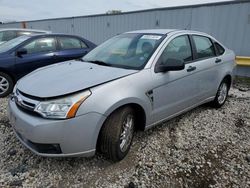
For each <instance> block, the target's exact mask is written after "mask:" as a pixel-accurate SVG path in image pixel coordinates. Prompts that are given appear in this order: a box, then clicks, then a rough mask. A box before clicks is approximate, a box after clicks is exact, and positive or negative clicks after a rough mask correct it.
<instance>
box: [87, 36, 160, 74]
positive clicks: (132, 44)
mask: <svg viewBox="0 0 250 188" xmlns="http://www.w3.org/2000/svg"><path fill="white" fill-rule="evenodd" d="M163 36H164V35H159V34H142V33H140V34H138V33H137V34H135V33H126V34H122V35H118V36H115V37H113V38H111V39H109V40H107V41H106V42H104V43H103V44H101V45H100V46H98V47H96V48H95V49H94V50H92V51H91V52H89V53H88V54H87V55H86V56H84V58H83V61H87V62H92V63H96V64H100V65H106V66H113V67H120V68H127V69H137V70H140V69H142V68H143V67H144V66H145V64H146V63H147V61H148V60H149V58H150V57H151V55H152V54H153V52H154V51H155V49H156V48H157V47H158V45H159V44H160V42H161V41H162V40H163V38H164V37H163Z"/></svg>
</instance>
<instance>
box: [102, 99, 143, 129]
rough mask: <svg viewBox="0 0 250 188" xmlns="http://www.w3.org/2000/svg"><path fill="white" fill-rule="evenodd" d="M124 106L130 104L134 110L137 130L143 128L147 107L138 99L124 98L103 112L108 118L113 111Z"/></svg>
mask: <svg viewBox="0 0 250 188" xmlns="http://www.w3.org/2000/svg"><path fill="white" fill-rule="evenodd" d="M125 106H131V107H132V108H133V109H134V110H135V114H136V119H137V121H136V124H137V126H136V128H137V130H144V129H145V126H146V122H147V108H146V106H145V105H143V104H142V103H141V102H139V101H138V100H135V99H134V100H131V99H125V100H123V101H120V102H118V103H116V104H114V105H112V106H111V107H110V108H109V109H107V111H106V112H105V113H104V114H105V116H106V117H107V118H108V117H109V116H110V115H111V114H112V113H113V112H115V111H116V110H118V109H120V108H123V107H125Z"/></svg>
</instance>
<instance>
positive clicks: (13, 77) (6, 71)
mask: <svg viewBox="0 0 250 188" xmlns="http://www.w3.org/2000/svg"><path fill="white" fill-rule="evenodd" d="M0 72H2V73H5V74H7V75H9V76H10V77H11V79H12V81H13V82H14V83H16V81H17V80H16V79H15V76H14V75H13V74H12V73H11V72H10V71H8V70H6V69H4V68H1V67H0Z"/></svg>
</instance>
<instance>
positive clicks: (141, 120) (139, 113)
mask: <svg viewBox="0 0 250 188" xmlns="http://www.w3.org/2000/svg"><path fill="white" fill-rule="evenodd" d="M126 106H131V107H132V108H133V109H134V110H135V114H136V131H143V130H145V127H146V117H147V115H146V111H145V109H144V107H143V106H142V105H141V104H139V103H136V102H127V103H124V102H123V103H119V104H114V105H113V106H112V107H110V108H109V109H108V110H107V111H106V113H105V116H106V118H105V120H104V121H103V123H102V125H101V126H100V129H99V132H98V136H97V141H96V148H97V150H99V149H98V148H99V146H98V144H100V143H99V139H100V136H101V132H102V128H103V126H104V124H105V122H106V121H107V119H108V117H109V116H110V115H111V114H113V113H114V112H115V111H117V110H119V109H121V108H124V107H126Z"/></svg>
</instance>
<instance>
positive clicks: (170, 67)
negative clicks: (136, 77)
mask: <svg viewBox="0 0 250 188" xmlns="http://www.w3.org/2000/svg"><path fill="white" fill-rule="evenodd" d="M184 68H185V64H184V61H183V60H181V59H174V58H169V59H167V60H166V61H165V62H164V63H161V64H159V65H157V66H156V67H155V72H156V73H158V72H167V71H179V70H183V69H184Z"/></svg>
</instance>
